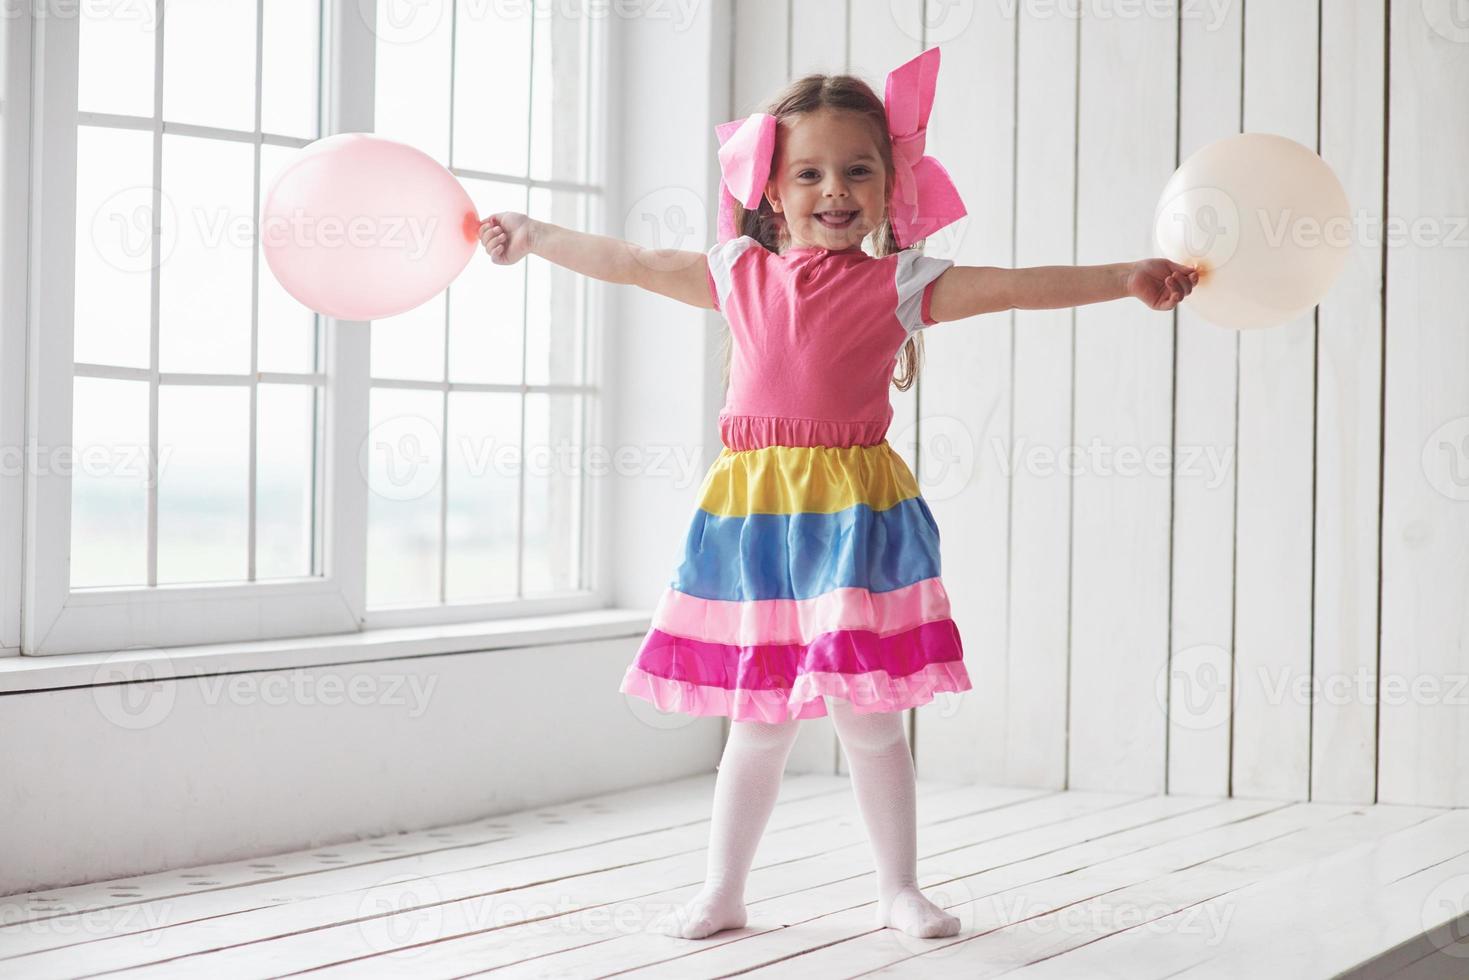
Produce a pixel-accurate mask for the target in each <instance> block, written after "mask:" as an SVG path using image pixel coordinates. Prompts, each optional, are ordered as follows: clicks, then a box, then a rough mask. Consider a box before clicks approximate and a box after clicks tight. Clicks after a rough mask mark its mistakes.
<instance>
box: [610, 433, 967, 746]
mask: <svg viewBox="0 0 1469 980" xmlns="http://www.w3.org/2000/svg"><path fill="white" fill-rule="evenodd" d="M963 657H964V651H963V646H962V644H961V642H960V638H959V631H958V629H957V627H956V626H955V624H954V621H953V619H952V618H951V617H950V610H949V597H948V594H947V593H946V592H945V591H944V586H943V581H942V579H941V578H940V567H939V531H938V525H937V523H936V522H935V521H934V519H933V514H932V513H931V512H930V511H929V509H928V504H927V503H926V502H925V501H924V499H923V497H922V496H921V495H920V494H919V491H918V484H917V481H916V480H915V479H914V477H913V474H912V471H911V470H910V469H909V468H908V465H907V463H906V462H905V461H904V460H903V458H902V457H901V456H899V455H898V454H897V453H896V452H895V451H894V450H893V449H892V447H891V446H890V445H889V444H888V442H887V441H886V440H884V441H882V442H880V443H878V444H875V445H856V446H844V447H837V446H787V445H772V446H766V447H764V448H760V449H747V450H732V449H730V448H729V447H728V446H726V447H725V448H724V449H723V450H722V451H721V453H720V454H719V457H718V458H717V459H716V460H715V461H714V464H713V465H712V466H711V467H710V469H709V473H708V475H707V476H706V477H705V479H704V483H703V486H702V487H701V488H700V491H699V507H698V509H697V510H696V511H695V513H694V518H693V521H692V523H691V524H690V526H689V530H688V535H687V539H686V541H685V546H684V555H683V562H682V564H680V565H679V567H678V570H677V572H676V574H675V575H674V578H673V579H672V581H670V583H669V585H668V587H667V588H666V589H665V590H664V592H663V594H662V596H661V597H660V599H659V602H658V605H657V608H656V610H655V611H654V614H653V622H652V627H651V629H650V630H649V631H648V634H647V635H646V636H645V637H644V639H643V642H642V645H641V646H640V648H639V650H638V653H637V656H636V658H635V659H634V660H633V662H632V664H631V665H629V666H628V668H627V672H626V675H625V676H624V677H623V680H622V685H621V687H620V690H621V691H622V693H624V694H631V695H635V696H637V697H640V698H644V699H646V700H648V701H650V702H652V703H653V704H655V705H657V706H658V707H659V708H660V709H661V710H663V711H675V712H681V713H684V714H689V715H728V716H729V717H731V718H734V719H736V720H742V721H749V720H756V721H765V722H778V721H784V720H786V719H788V718H815V717H819V716H822V715H825V714H826V703H825V701H824V699H823V696H824V695H831V696H835V697H838V698H842V699H844V700H847V701H849V702H851V704H852V707H853V710H854V711H857V712H868V711H900V710H903V709H905V708H912V707H917V706H918V705H922V704H927V703H928V702H929V701H932V700H933V697H934V695H935V694H937V693H939V692H941V691H950V692H959V691H967V690H969V689H970V681H969V675H968V673H967V672H966V671H965V669H964V660H963Z"/></svg>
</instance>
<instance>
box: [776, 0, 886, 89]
mask: <svg viewBox="0 0 1469 980" xmlns="http://www.w3.org/2000/svg"><path fill="white" fill-rule="evenodd" d="M847 6H848V2H847V0H801V2H800V3H793V4H791V77H792V78H799V77H801V76H802V75H805V74H808V73H811V72H821V73H822V74H826V75H833V74H840V73H841V72H844V71H846V70H847ZM878 95H879V96H880V95H882V93H881V92H879V93H878Z"/></svg>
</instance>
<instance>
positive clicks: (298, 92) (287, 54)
mask: <svg viewBox="0 0 1469 980" xmlns="http://www.w3.org/2000/svg"><path fill="white" fill-rule="evenodd" d="M261 31H262V33H263V37H262V43H261V47H262V50H261V61H262V68H261V74H262V77H261V87H260V128H261V129H262V130H264V131H265V132H267V133H276V134H279V135H282V136H302V137H306V138H308V139H315V138H316V135H317V132H318V129H317V103H318V99H317V95H318V92H319V87H318V79H319V77H320V70H319V66H318V62H319V57H318V55H319V52H320V50H321V44H320V41H321V4H320V3H319V2H317V0H265V23H264V24H263V25H261Z"/></svg>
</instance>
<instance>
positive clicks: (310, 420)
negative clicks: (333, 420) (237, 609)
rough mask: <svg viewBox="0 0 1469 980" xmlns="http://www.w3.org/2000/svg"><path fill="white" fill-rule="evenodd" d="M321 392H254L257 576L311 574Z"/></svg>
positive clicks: (282, 388)
mask: <svg viewBox="0 0 1469 980" xmlns="http://www.w3.org/2000/svg"><path fill="white" fill-rule="evenodd" d="M318 390H319V389H317V388H315V387H313V386H309V385H273V384H262V385H260V386H259V387H258V389H257V390H256V393H255V398H256V403H255V405H256V418H257V422H256V430H255V442H256V447H257V448H256V452H257V453H258V461H257V462H256V464H255V514H256V517H255V577H256V578H257V579H265V578H284V577H289V576H296V575H310V574H312V569H311V556H312V536H313V533H314V531H315V526H314V524H313V522H312V513H313V507H314V501H313V495H314V494H315V492H316V481H315V479H314V476H313V469H314V465H315V462H316V452H315V450H316V432H317V421H316V419H317V416H316V399H317V392H318Z"/></svg>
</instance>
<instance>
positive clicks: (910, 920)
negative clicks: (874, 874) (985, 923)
mask: <svg viewBox="0 0 1469 980" xmlns="http://www.w3.org/2000/svg"><path fill="white" fill-rule="evenodd" d="M877 924H878V925H879V926H882V927H884V928H892V929H901V930H902V931H903V932H906V933H907V934H908V935H910V936H916V937H918V938H919V939H940V938H943V937H944V936H953V935H955V934H957V933H958V932H959V917H958V916H955V915H950V914H949V913H947V912H945V911H944V910H943V909H941V908H939V907H938V906H937V905H935V904H933V903H932V902H930V901H929V900H928V899H927V898H924V896H923V892H921V891H919V890H918V886H917V885H904V886H903V887H902V888H899V889H898V890H897V891H896V892H894V893H893V894H892V895H888V896H886V897H884V898H879V899H878V900H877Z"/></svg>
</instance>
